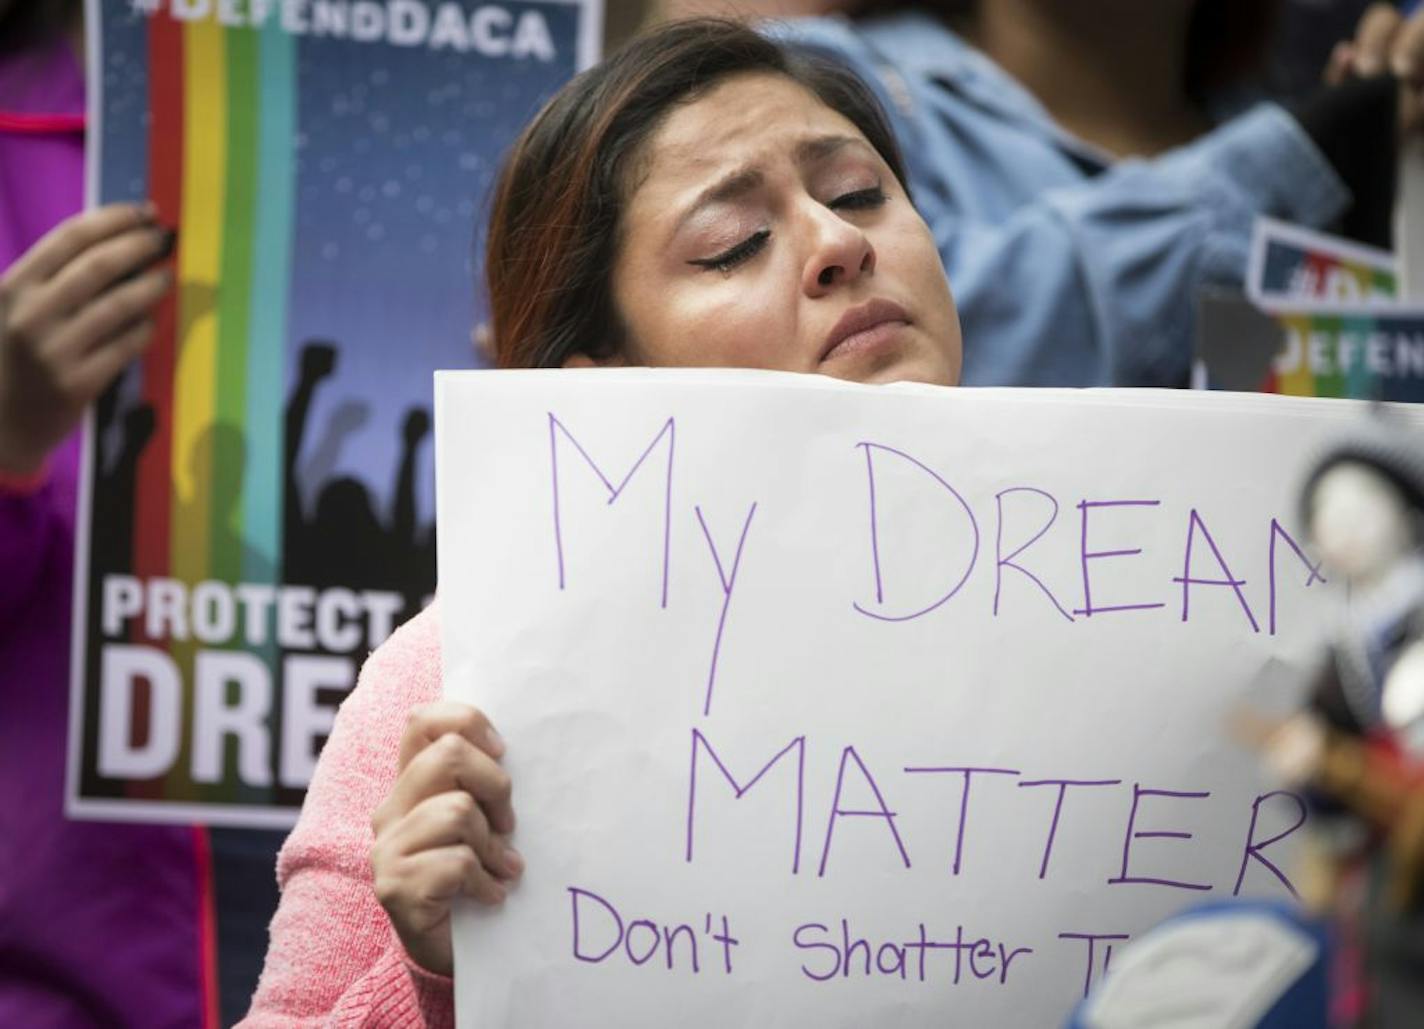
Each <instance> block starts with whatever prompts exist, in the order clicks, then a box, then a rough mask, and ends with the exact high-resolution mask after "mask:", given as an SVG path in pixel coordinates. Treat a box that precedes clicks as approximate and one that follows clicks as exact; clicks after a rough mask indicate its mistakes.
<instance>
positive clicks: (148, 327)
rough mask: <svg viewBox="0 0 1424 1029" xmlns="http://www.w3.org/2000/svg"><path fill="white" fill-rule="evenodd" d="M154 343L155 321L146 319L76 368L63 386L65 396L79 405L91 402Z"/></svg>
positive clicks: (106, 343) (125, 331)
mask: <svg viewBox="0 0 1424 1029" xmlns="http://www.w3.org/2000/svg"><path fill="white" fill-rule="evenodd" d="M151 342H153V322H152V321H151V320H149V319H147V318H145V319H143V320H142V321H139V322H135V323H134V324H132V325H129V326H128V327H127V328H125V329H123V330H122V331H121V332H119V333H118V334H117V335H115V336H114V337H113V338H111V339H108V340H105V341H104V343H103V345H102V346H100V347H99V348H98V349H96V350H95V351H94V352H93V353H92V354H90V355H89V356H88V357H85V358H83V359H82V360H81V361H79V362H78V364H76V365H75V368H74V371H73V372H72V373H70V377H69V379H68V380H67V381H66V382H64V383H63V384H62V385H63V387H64V389H65V393H66V396H67V397H68V398H69V400H70V401H71V402H72V403H74V404H75V405H77V406H81V407H82V406H83V405H85V404H90V403H92V402H93V401H94V400H95V398H97V397H98V396H99V394H100V393H102V392H104V390H105V389H106V388H107V387H108V385H109V383H111V382H113V381H114V377H115V376H116V375H118V374H119V372H121V371H122V370H123V369H124V368H125V367H127V366H128V364H129V362H130V361H132V360H134V358H136V357H138V356H139V355H140V354H142V353H143V352H144V351H145V350H146V349H148V345H149V343H151Z"/></svg>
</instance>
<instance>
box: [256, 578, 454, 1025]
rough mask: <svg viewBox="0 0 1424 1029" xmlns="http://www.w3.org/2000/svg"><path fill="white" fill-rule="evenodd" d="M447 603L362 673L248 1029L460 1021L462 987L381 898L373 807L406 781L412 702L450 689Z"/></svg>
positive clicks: (342, 714)
mask: <svg viewBox="0 0 1424 1029" xmlns="http://www.w3.org/2000/svg"><path fill="white" fill-rule="evenodd" d="M437 608H438V605H436V604H432V605H431V606H430V608H429V609H427V610H426V611H425V612H424V613H422V614H420V615H417V616H416V617H415V618H412V619H411V620H410V621H409V622H408V623H406V625H404V626H403V627H401V628H400V629H398V630H397V631H396V632H395V633H394V634H393V635H392V636H391V638H390V639H389V640H387V641H386V642H385V644H384V645H382V646H381V647H380V648H379V649H378V650H377V651H376V652H375V653H374V654H372V655H371V657H370V659H369V660H368V661H367V662H366V665H365V667H364V668H362V670H361V676H360V678H359V680H358V681H357V683H356V688H355V689H353V690H352V691H351V695H350V696H349V697H347V698H346V701H345V703H343V704H342V705H341V710H340V711H339V712H338V713H337V716H336V724H335V726H334V727H333V729H332V732H331V737H330V738H329V739H328V740H327V743H326V747H325V748H324V749H323V750H322V753H321V759H320V761H319V762H318V763H317V767H316V774H315V775H314V776H313V778H312V783H311V788H310V789H309V790H308V792H307V797H306V803H305V804H304V805H303V806H302V814H301V818H300V819H299V820H298V822H297V825H296V828H295V829H293V830H292V834H291V836H289V837H288V838H287V842H286V844H285V845H284V846H283V847H282V853H281V855H280V856H279V857H278V860H277V878H278V880H279V881H280V882H281V886H282V903H281V906H280V907H278V909H277V915H276V917H275V918H274V919H273V920H272V936H271V943H270V945H269V947H268V950H267V963H266V966H265V967H264V968H263V970H262V979H261V981H260V982H259V983H258V986H257V993H256V995H255V996H254V997H253V1001H252V1010H251V1011H249V1012H248V1015H247V1018H246V1019H245V1020H244V1021H243V1022H242V1023H241V1025H243V1026H251V1027H263V1026H282V1027H288V1026H318V1025H319V1026H348V1027H349V1026H392V1027H403V1029H404V1027H419V1026H432V1027H433V1026H453V1025H454V1024H455V1014H454V1001H453V996H454V994H453V984H452V982H451V980H450V979H447V978H445V977H444V976H437V975H434V974H432V973H430V972H427V971H425V970H424V969H422V968H420V967H419V966H417V965H415V964H414V963H413V962H412V961H411V960H410V958H409V957H407V955H406V952H405V948H404V947H402V946H401V942H400V940H399V939H398V938H397V936H396V934H395V930H394V929H392V928H391V923H390V920H389V919H388V918H387V917H386V913H385V910H384V909H383V908H382V907H381V905H380V904H379V903H378V902H377V901H376V894H375V891H374V889H373V886H372V877H371V862H370V858H369V854H370V851H371V844H372V843H373V842H374V836H373V834H372V831H371V815H372V813H373V812H374V811H375V809H376V807H377V805H379V804H380V803H381V802H382V801H383V800H385V799H386V796H387V795H388V794H389V793H390V791H391V787H392V786H393V785H394V784H395V780H396V756H397V752H398V747H399V744H400V737H401V733H402V731H403V730H404V729H405V724H406V717H407V715H408V714H409V712H410V710H411V709H412V708H415V707H418V706H420V705H421V704H426V703H429V702H430V701H433V700H437V699H439V697H440V616H439V614H438V611H437Z"/></svg>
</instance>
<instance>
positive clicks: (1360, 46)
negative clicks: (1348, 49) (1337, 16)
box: [1354, 3, 1403, 78]
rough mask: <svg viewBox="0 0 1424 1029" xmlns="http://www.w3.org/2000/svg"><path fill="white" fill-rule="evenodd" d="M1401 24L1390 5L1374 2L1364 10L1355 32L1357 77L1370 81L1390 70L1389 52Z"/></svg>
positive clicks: (1397, 14) (1400, 19)
mask: <svg viewBox="0 0 1424 1029" xmlns="http://www.w3.org/2000/svg"><path fill="white" fill-rule="evenodd" d="M1402 23H1403V18H1401V17H1400V14H1399V11H1397V10H1396V9H1395V7H1394V5H1393V4H1386V3H1375V4H1371V5H1370V6H1369V7H1368V8H1366V10H1365V13H1364V14H1363V15H1361V17H1360V22H1359V25H1358V26H1357V27H1356V29H1355V68H1354V71H1355V74H1356V75H1359V76H1360V77H1361V78H1369V77H1371V76H1373V75H1383V74H1384V73H1385V72H1387V71H1388V70H1389V64H1390V50H1391V48H1392V46H1393V42H1394V36H1395V33H1396V32H1398V31H1399V27H1400V25H1401V24H1402Z"/></svg>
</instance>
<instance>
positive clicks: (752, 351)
mask: <svg viewBox="0 0 1424 1029" xmlns="http://www.w3.org/2000/svg"><path fill="white" fill-rule="evenodd" d="M633 175H634V178H633V181H632V183H631V186H630V189H631V195H630V197H629V200H628V202H627V204H626V207H625V214H624V220H623V226H622V240H621V248H620V252H619V255H618V258H617V260H616V262H615V265H614V269H613V296H614V301H615V303H616V304H617V307H618V310H619V313H620V314H621V315H622V318H623V322H624V325H625V327H626V329H627V345H626V347H625V352H624V353H623V354H622V355H620V357H621V359H622V360H624V361H627V362H628V363H633V364H647V365H685V366H697V367H739V368H771V369H779V370H783V371H795V372H820V373H823V374H826V375H832V376H835V377H837V378H841V379H851V380H855V381H857V382H894V381H898V380H911V381H916V382H928V383H938V384H940V385H945V386H952V385H955V384H956V383H958V381H959V366H960V339H959V319H958V316H957V315H956V314H955V310H954V301H953V299H952V298H951V297H950V294H949V285H948V283H947V282H946V281H945V277H944V271H943V269H942V266H941V264H940V259H939V254H938V253H937V252H936V250H935V247H934V243H933V241H932V239H931V238H930V234H929V230H928V229H927V228H926V227H925V223H924V222H923V221H921V220H920V216H919V214H917V213H916V211H915V209H914V208H913V207H912V206H911V205H910V201H909V198H908V197H907V196H906V195H905V193H904V191H903V190H902V189H901V188H900V184H899V182H898V181H897V180H896V178H895V176H894V173H892V172H891V171H890V168H889V167H888V166H887V165H886V164H885V162H884V161H883V160H881V158H880V155H879V154H877V153H876V151H875V149H874V148H873V147H872V146H871V145H870V144H869V143H868V142H867V141H866V139H865V137H864V136H862V135H861V134H860V132H859V131H858V130H857V129H856V128H855V126H854V125H853V124H852V123H851V122H850V121H848V120H847V119H846V118H844V117H842V116H841V115H839V114H837V113H836V112H835V111H833V110H831V109H830V108H829V107H827V106H825V105H824V104H823V103H821V101H820V100H818V99H817V98H816V97H815V96H814V95H813V94H812V93H810V92H808V91H807V90H805V89H803V88H802V87H801V86H799V85H797V84H796V83H795V82H793V81H792V80H790V79H788V78H786V77H784V76H779V75H772V74H748V75H741V76H736V77H734V78H730V79H728V80H727V81H725V82H723V83H721V84H720V85H718V86H717V87H716V88H714V89H713V90H712V91H711V92H710V93H708V94H707V95H706V96H704V97H702V98H701V99H699V100H697V101H696V102H694V103H691V104H687V105H685V106H681V107H677V108H675V109H674V110H673V111H672V113H671V114H669V115H668V116H667V118H666V120H665V121H664V122H663V124H662V125H661V126H660V127H659V128H658V130H657V132H656V133H655V134H654V135H653V136H652V137H651V139H650V140H649V142H648V143H647V144H646V146H645V150H644V153H643V154H642V157H641V160H639V161H638V162H637V167H636V168H635V169H634V172H633Z"/></svg>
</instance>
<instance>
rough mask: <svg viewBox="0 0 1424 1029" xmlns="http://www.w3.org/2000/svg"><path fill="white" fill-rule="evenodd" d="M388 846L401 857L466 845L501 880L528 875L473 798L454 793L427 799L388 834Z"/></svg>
mask: <svg viewBox="0 0 1424 1029" xmlns="http://www.w3.org/2000/svg"><path fill="white" fill-rule="evenodd" d="M385 842H386V845H388V846H389V847H390V848H391V850H392V851H393V852H394V853H396V854H398V855H400V856H406V855H410V854H417V853H419V852H420V851H423V850H435V849H437V848H440V847H447V846H453V845H455V844H463V845H465V846H467V847H469V848H470V849H471V851H473V852H474V854H475V856H476V857H478V858H479V859H480V865H481V867H483V868H484V869H485V870H486V871H488V872H490V873H491V874H492V875H494V876H495V877H496V878H499V879H515V878H518V876H519V874H520V873H521V872H523V871H524V862H523V859H522V858H520V856H519V854H518V853H517V852H516V851H515V850H514V848H512V847H510V846H509V844H507V843H506V842H505V841H504V839H503V838H502V837H500V836H499V835H497V834H496V833H494V832H493V831H491V829H490V825H489V821H488V819H487V818H486V817H485V814H484V811H483V810H481V808H480V806H479V805H478V804H477V803H475V800H474V798H473V797H471V796H470V795H469V794H468V793H465V792H463V791H461V790H452V791H451V792H449V793H442V794H439V795H437V796H434V797H427V798H426V799H425V800H423V801H421V802H420V803H419V804H417V805H416V806H415V808H414V809H412V810H411V812H410V814H408V815H407V816H406V817H405V818H403V819H402V820H401V821H400V823H399V824H398V825H396V826H394V827H393V828H392V829H391V831H390V832H389V833H388V834H387V837H386V841H385Z"/></svg>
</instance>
